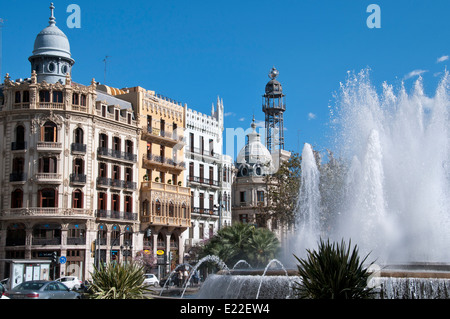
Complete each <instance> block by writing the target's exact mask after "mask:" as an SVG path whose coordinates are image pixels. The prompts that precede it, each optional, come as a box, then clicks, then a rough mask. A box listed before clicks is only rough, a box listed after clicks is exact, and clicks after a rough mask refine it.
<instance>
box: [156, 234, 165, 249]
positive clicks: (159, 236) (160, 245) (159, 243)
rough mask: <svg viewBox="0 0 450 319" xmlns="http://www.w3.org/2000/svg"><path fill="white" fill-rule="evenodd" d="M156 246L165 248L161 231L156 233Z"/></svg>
mask: <svg viewBox="0 0 450 319" xmlns="http://www.w3.org/2000/svg"><path fill="white" fill-rule="evenodd" d="M157 246H158V248H162V249H165V248H166V245H165V240H164V236H163V234H161V233H159V234H158V240H157Z"/></svg>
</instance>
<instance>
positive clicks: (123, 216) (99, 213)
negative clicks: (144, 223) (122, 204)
mask: <svg viewBox="0 0 450 319" xmlns="http://www.w3.org/2000/svg"><path fill="white" fill-rule="evenodd" d="M95 217H97V218H106V219H118V220H132V221H134V220H137V214H136V213H131V212H119V211H115V210H102V209H97V210H96V212H95Z"/></svg>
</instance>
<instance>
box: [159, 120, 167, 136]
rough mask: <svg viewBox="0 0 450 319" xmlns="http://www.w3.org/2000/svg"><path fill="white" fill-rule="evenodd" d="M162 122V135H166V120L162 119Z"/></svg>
mask: <svg viewBox="0 0 450 319" xmlns="http://www.w3.org/2000/svg"><path fill="white" fill-rule="evenodd" d="M160 124H161V127H160V129H161V136H164V131H165V130H166V121H164V120H161V122H160Z"/></svg>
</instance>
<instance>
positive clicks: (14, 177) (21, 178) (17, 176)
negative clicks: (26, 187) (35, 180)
mask: <svg viewBox="0 0 450 319" xmlns="http://www.w3.org/2000/svg"><path fill="white" fill-rule="evenodd" d="M9 181H10V182H12V183H13V182H26V181H27V173H23V172H21V173H18V172H15V173H11V174H9Z"/></svg>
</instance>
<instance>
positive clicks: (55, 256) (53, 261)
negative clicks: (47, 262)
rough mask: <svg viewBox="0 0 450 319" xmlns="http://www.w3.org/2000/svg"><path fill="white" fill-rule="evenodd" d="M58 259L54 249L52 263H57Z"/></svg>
mask: <svg viewBox="0 0 450 319" xmlns="http://www.w3.org/2000/svg"><path fill="white" fill-rule="evenodd" d="M57 261H58V254H57V253H56V251H54V252H53V254H52V263H55V264H56V263H57Z"/></svg>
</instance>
